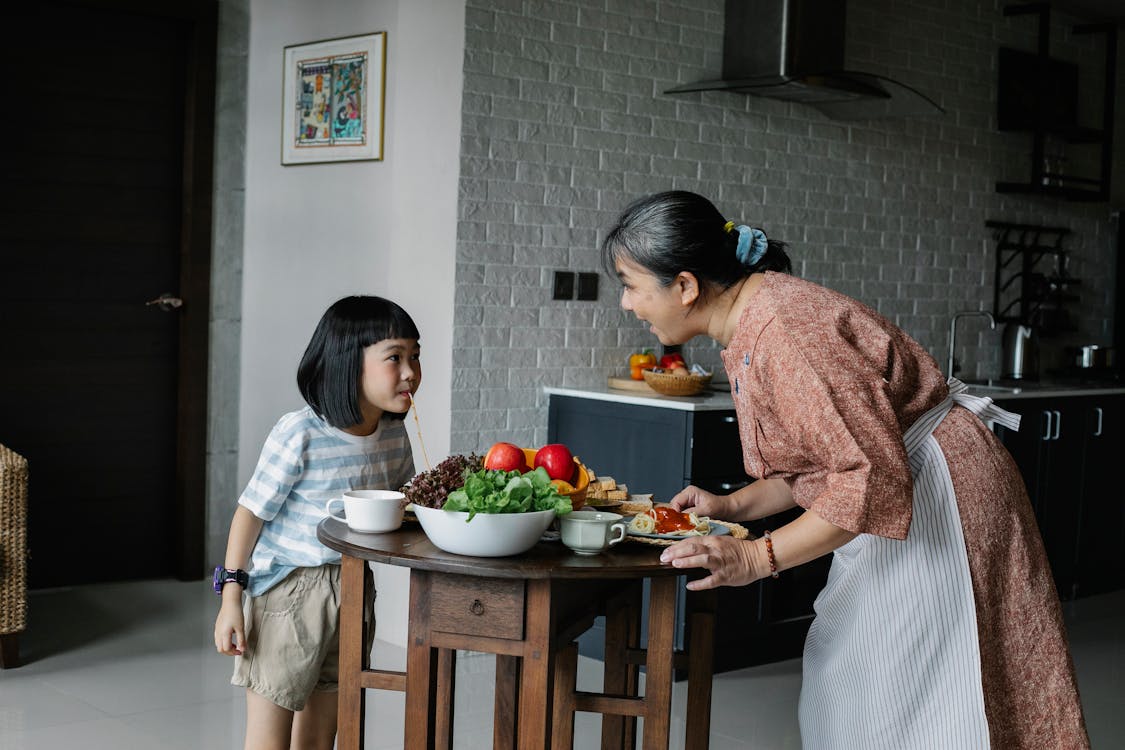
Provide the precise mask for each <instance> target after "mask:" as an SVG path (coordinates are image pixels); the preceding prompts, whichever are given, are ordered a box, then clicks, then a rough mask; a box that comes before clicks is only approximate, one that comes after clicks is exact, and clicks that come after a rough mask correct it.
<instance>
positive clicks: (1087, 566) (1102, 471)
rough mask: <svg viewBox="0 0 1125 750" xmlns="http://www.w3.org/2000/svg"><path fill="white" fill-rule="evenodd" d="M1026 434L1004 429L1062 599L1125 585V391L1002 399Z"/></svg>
mask: <svg viewBox="0 0 1125 750" xmlns="http://www.w3.org/2000/svg"><path fill="white" fill-rule="evenodd" d="M1000 405H1001V406H1003V407H1004V408H1005V409H1007V410H1009V411H1012V412H1015V413H1017V414H1020V415H1021V417H1022V419H1021V424H1020V430H1019V432H1012V431H1011V430H1007V429H1005V428H1004V427H997V433H998V435H999V436H1000V439H1001V441H1002V442H1003V443H1004V445H1005V446H1006V447H1007V448H1008V450H1009V451H1010V452H1011V454H1012V457H1013V458H1014V459H1015V461H1016V465H1017V466H1018V467H1019V469H1020V473H1021V474H1022V475H1023V478H1024V482H1025V484H1026V485H1027V492H1028V496H1029V498H1030V500H1031V504H1032V507H1033V508H1034V510H1035V517H1036V521H1037V522H1038V524H1039V532H1040V534H1041V535H1042V537H1043V545H1044V547H1045V548H1046V550H1047V558H1048V560H1049V562H1050V564H1051V572H1052V574H1053V575H1054V578H1055V585H1056V587H1057V588H1058V591H1059V597H1060V598H1062V599H1073V598H1075V597H1076V596H1082V595H1086V594H1092V593H1098V592H1101V591H1108V590H1111V589H1113V588H1119V587H1121V586H1122V585H1123V583H1125V499H1123V498H1122V495H1121V492H1120V489H1119V484H1118V483H1117V479H1116V477H1115V474H1116V472H1115V471H1114V463H1115V462H1116V461H1120V460H1121V457H1122V456H1123V455H1125V429H1123V428H1122V420H1123V419H1125V395H1107V396H1072V397H1061V398H1042V399H1040V398H1029V399H1013V400H1009V401H1002V402H1000Z"/></svg>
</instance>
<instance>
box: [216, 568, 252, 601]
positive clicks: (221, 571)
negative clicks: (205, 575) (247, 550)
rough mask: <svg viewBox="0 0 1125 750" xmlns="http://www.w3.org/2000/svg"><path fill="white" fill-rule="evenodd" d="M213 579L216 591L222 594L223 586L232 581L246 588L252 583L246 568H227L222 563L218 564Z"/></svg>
mask: <svg viewBox="0 0 1125 750" xmlns="http://www.w3.org/2000/svg"><path fill="white" fill-rule="evenodd" d="M211 581H212V583H213V584H214V586H215V593H216V594H222V593H223V586H225V585H227V584H228V583H231V582H234V583H237V584H238V585H239V586H241V587H242V588H243V589H245V588H246V587H247V586H249V585H250V575H249V574H248V573H247V572H246V571H245V570H227V569H226V568H224V567H223V566H222V565H216V566H215V575H214V577H213V578H212V579H211Z"/></svg>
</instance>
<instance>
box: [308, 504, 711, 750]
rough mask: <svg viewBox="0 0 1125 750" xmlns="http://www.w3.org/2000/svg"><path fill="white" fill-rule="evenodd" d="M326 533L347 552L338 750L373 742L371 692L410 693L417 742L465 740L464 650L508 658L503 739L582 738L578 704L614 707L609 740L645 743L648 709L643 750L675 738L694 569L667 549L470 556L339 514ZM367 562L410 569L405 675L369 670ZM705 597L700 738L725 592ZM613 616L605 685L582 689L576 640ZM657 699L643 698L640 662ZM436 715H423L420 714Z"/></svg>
mask: <svg viewBox="0 0 1125 750" xmlns="http://www.w3.org/2000/svg"><path fill="white" fill-rule="evenodd" d="M317 538H318V539H319V540H320V541H321V542H322V543H323V544H325V545H326V546H327V547H329V548H331V549H334V550H337V551H338V552H340V553H341V554H342V556H343V561H342V576H341V577H342V583H341V603H340V688H339V689H340V696H339V711H340V717H339V733H338V735H337V747H339V748H341V750H343V749H344V748H359V747H362V738H363V703H364V701H363V690H364V689H365V688H379V689H391V690H405V691H406V716H407V717H408V720H407V722H406V727H405V747H406V748H408V749H409V750H414V749H415V748H417V749H421V748H431V747H452V716H451V714H447V713H442V712H439V711H438V707H439V706H441V707H442V708H449V710H450V711H451V706H452V703H453V701H452V689H453V688H452V681H453V666H452V655H453V653H454V652H455V651H456V650H457V649H461V650H466V651H483V652H488V653H493V654H496V655H497V664H496V698H495V706H496V707H495V721H494V731H493V746H494V747H498V748H500V747H503V748H517V747H518V748H535V749H536V750H541V749H543V748H548V747H570V744H571V739H572V736H573V715H574V711H576V710H580V711H594V712H598V713H602V714H604V717H603V722H602V729H603V732H602V747H603V748H615V749H616V748H620V747H626V746H628V747H632V734H633V729H634V727H635V717H638V716H640V717H643V718H644V744H643V747H644V748H661V749H665V748H667V747H668V735H669V728H670V716H671V698H672V678H673V662H674V659H675V657H676V656H677V654H676V650H675V644H674V632H673V631H674V625H675V617H676V589H677V586H678V584H679V576H681V575H683V574H684V571H682V570H678V569H675V568H672V567H670V566H668V565H663V564H661V562H660V551H661V548H660V547H655V546H651V545H646V544H639V543H635V542H623V543H621V544H618V545H616V546H614V547H612V548H611V549H610V550H609V551H607V552H605V553H603V554H601V555H595V556H585V555H577V554H574V553H573V552H571V551H570V550H569V549H568V548H566V547H565V546H563V545H562V543H561V542H557V541H556V542H549V541H541V542H539V543H538V544H536V545H535V546H534V547H532V548H531V549H530V550H529V551H527V552H526V553H524V554H521V555H515V556H511V557H497V558H486V557H466V556H463V555H457V554H453V553H450V552H444V551H442V550H440V549H438V548H437V547H435V546H434V545H433V544H432V543H431V542H430V540H429V538H428V537H427V536H426V534H425V533H424V532H423V531H422V530H421V528H420V527H419V526H417V525H416V523H409V522H408V523H406V524H404V525H403V527H402V528H401V529H399V530H398V531H394V532H391V533H387V534H366V533H360V532H355V531H352V530H351V529H349V528H348V527H347V525H346V524H344V523H342V522H341V521H338V520H336V519H334V518H327V519H325V520H324V521H322V522H321V523H320V525H319V526H318V527H317ZM368 562H379V563H384V564H387V565H397V566H400V567H406V568H409V569H410V605H409V615H408V616H409V622H408V626H407V629H408V637H407V658H406V672H405V673H397V672H388V671H380V670H371V669H368V668H366V662H367V655H366V654H365V653H364V646H363V644H364V638H363V627H364V626H363V585H364V584H363V580H364V576H363V571H364V568H365V566H366V564H367V563H368ZM645 580H648V581H649V582H650V583H649V585H650V591H649V609H648V640H647V643H646V644H645V646H644V648H641V646H640V644H639V629H640V628H639V624H640V587H641V584H642V582H643V581H645ZM690 598H691V599H692V601H693V605H692V607H691V612H690V615H689V616H690V617H692V618H693V619H692V627H691V643H690V644H689V646H688V654H687V657H688V661H687V668H688V679H689V685H688V713H687V717H686V718H687V735H686V739H687V744H686V745H685V747H687V748H691V749H692V750H695V749H696V748H705V747H707V737H708V732H709V726H710V702H711V673H712V664H711V659H712V643H711V638H712V633H713V616H714V610H713V602H714V597H709V596H706V595H704V596H697V595H695V594H693V596H692V597H690ZM601 615H604V616H605V617H606V649H605V653H606V657H605V658H606V661H605V683H604V685H603V692H602V693H579V692H576V690H575V687H574V678H575V675H574V672H575V670H576V665H577V649H576V647H575V644H574V643H573V641H574V639H575V638H577V636H579V635H581V634H582V633H583V632H585V631H586V630H587V629H588V628H589V627H590V626H591V625H592V624H593V621H594V618H595V617H597V616H601ZM641 664H643V665H644V667H645V695H644V696H643V697H637V692H638V691H637V667H638V666H639V665H641ZM420 717H424V720H420Z"/></svg>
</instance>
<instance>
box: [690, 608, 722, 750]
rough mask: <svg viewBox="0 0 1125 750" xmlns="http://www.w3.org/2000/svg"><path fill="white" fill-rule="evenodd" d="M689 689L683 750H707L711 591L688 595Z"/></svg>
mask: <svg viewBox="0 0 1125 750" xmlns="http://www.w3.org/2000/svg"><path fill="white" fill-rule="evenodd" d="M687 604H688V618H689V619H688V622H689V623H690V625H689V628H690V632H691V640H690V643H689V644H688V690H687V716H686V721H685V724H686V735H685V738H684V750H707V747H708V746H709V745H710V738H711V680H712V677H713V673H714V662H713V658H714V649H715V647H714V636H715V612H716V609H717V606H718V596H717V594H716V592H715V590H714V589H708V590H706V591H695V592H689V593H688V596H687Z"/></svg>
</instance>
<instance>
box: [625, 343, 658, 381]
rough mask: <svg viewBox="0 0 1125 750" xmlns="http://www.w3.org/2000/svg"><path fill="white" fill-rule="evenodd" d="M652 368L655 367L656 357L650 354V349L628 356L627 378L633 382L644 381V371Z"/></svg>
mask: <svg viewBox="0 0 1125 750" xmlns="http://www.w3.org/2000/svg"><path fill="white" fill-rule="evenodd" d="M654 367H656V355H655V354H653V353H652V349H645V350H643V351H640V352H637V353H636V354H631V355H629V377H631V378H632V379H633V380H644V379H645V376H644V371H645V370H651V369H652V368H654Z"/></svg>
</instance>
